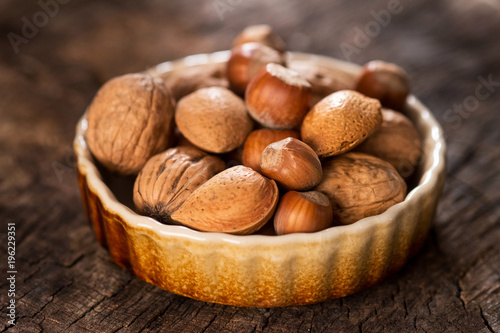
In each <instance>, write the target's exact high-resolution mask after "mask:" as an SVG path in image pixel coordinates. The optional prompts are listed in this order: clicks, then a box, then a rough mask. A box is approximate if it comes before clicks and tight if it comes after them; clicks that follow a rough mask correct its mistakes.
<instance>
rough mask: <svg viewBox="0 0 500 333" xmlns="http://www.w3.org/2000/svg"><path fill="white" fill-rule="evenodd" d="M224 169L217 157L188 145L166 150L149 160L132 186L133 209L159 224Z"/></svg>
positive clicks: (222, 162) (167, 219)
mask: <svg viewBox="0 0 500 333" xmlns="http://www.w3.org/2000/svg"><path fill="white" fill-rule="evenodd" d="M224 168H225V163H224V161H222V160H221V159H220V158H218V157H215V156H210V155H207V154H206V153H205V152H203V151H201V150H199V149H197V148H194V147H189V146H182V147H177V148H171V149H168V150H167V151H165V152H162V153H160V154H157V155H155V156H153V157H152V158H150V159H149V161H148V162H147V163H146V165H145V166H144V168H143V169H142V170H141V172H140V173H139V175H138V177H137V179H136V181H135V184H134V204H135V207H136V210H137V211H138V212H139V213H141V214H144V215H148V216H151V217H153V218H155V219H157V220H158V221H160V222H164V223H171V222H172V219H171V218H170V216H171V215H172V213H174V212H175V211H176V210H177V209H178V208H179V207H180V206H181V205H182V204H183V203H184V201H185V200H186V199H187V198H188V197H189V195H191V193H193V192H194V191H195V190H196V189H197V188H198V187H200V186H201V185H202V184H204V183H205V182H206V181H207V180H209V179H210V178H212V177H213V176H214V175H216V174H217V173H219V172H221V171H222V170H224Z"/></svg>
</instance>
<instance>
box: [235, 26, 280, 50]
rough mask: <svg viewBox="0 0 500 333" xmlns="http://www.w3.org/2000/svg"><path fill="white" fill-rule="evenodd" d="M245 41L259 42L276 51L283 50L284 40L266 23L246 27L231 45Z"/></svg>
mask: <svg viewBox="0 0 500 333" xmlns="http://www.w3.org/2000/svg"><path fill="white" fill-rule="evenodd" d="M245 43H261V44H264V45H267V46H269V47H271V48H273V49H275V50H276V51H278V52H281V53H283V52H285V50H286V46H285V42H284V41H283V40H282V39H281V37H280V36H278V35H277V34H276V33H275V32H274V31H273V29H272V28H271V27H270V26H269V25H267V24H261V25H252V26H249V27H246V28H245V29H244V30H243V31H242V32H241V33H240V34H239V35H238V36H237V37H236V39H235V40H234V43H233V47H234V46H237V45H241V44H245Z"/></svg>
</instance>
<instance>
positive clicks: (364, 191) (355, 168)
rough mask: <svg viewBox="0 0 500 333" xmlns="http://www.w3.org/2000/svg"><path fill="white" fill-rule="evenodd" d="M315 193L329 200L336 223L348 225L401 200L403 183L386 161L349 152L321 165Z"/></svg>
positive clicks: (404, 184)
mask: <svg viewBox="0 0 500 333" xmlns="http://www.w3.org/2000/svg"><path fill="white" fill-rule="evenodd" d="M315 190H316V191H319V192H322V193H324V194H325V195H326V196H327V197H328V198H329V199H330V202H331V204H332V209H333V215H334V217H335V218H336V220H337V221H338V222H340V223H341V224H351V223H354V222H356V221H358V220H360V219H362V218H364V217H367V216H372V215H377V214H381V213H383V212H385V211H386V210H387V209H388V208H389V207H391V206H393V205H395V204H396V203H398V202H401V201H403V200H404V198H405V195H406V183H405V182H404V180H403V179H402V178H401V176H400V175H399V174H398V172H397V171H396V169H394V167H393V166H392V165H391V164H390V163H389V162H386V161H383V160H381V159H379V158H377V157H374V156H371V155H367V154H363V153H357V152H349V153H346V154H344V155H341V156H337V157H334V158H332V159H331V160H329V161H326V162H325V163H323V181H322V182H321V183H320V184H319V185H318V186H316V188H315Z"/></svg>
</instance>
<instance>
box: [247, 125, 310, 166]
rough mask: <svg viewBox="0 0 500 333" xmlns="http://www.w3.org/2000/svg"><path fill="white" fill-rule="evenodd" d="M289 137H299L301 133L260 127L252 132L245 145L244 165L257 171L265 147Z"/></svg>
mask: <svg viewBox="0 0 500 333" xmlns="http://www.w3.org/2000/svg"><path fill="white" fill-rule="evenodd" d="M288 137H292V138H296V139H299V138H300V135H299V133H298V132H296V131H292V130H272V129H267V128H263V129H258V130H255V131H253V132H252V133H250V135H249V136H248V137H247V139H246V141H245V145H244V146H243V156H242V160H243V165H244V166H247V167H250V168H252V169H254V170H255V171H257V172H261V170H260V157H261V156H262V152H263V151H264V149H265V148H266V147H267V146H268V145H270V144H271V143H273V142H276V141H280V140H283V139H286V138H288Z"/></svg>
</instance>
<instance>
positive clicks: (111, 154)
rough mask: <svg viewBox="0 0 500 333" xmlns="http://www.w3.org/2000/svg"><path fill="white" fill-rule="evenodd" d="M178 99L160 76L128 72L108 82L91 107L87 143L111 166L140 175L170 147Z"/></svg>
mask: <svg viewBox="0 0 500 333" xmlns="http://www.w3.org/2000/svg"><path fill="white" fill-rule="evenodd" d="M173 116H174V100H173V98H172V96H171V93H170V91H169V90H168V89H167V88H166V87H165V86H164V85H163V82H162V81H161V80H159V79H156V78H153V77H152V76H149V75H146V74H127V75H123V76H119V77H116V78H114V79H111V80H110V81H108V82H107V83H105V84H104V85H103V86H102V87H101V89H99V91H98V92H97V94H96V96H95V97H94V100H93V101H92V104H91V105H90V107H89V109H88V129H87V142H88V145H89V148H90V150H91V151H92V154H94V156H95V157H96V159H97V160H98V161H99V162H101V164H103V165H104V166H105V167H106V168H107V169H109V170H111V171H113V172H117V173H119V174H122V175H131V174H137V173H138V172H139V171H140V170H141V168H142V167H143V166H144V164H146V162H147V161H148V159H149V158H150V157H151V156H153V155H154V154H156V153H158V152H160V151H162V150H164V149H166V148H167V147H168V145H169V141H170V137H171V131H172V130H173V122H172V119H173Z"/></svg>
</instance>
